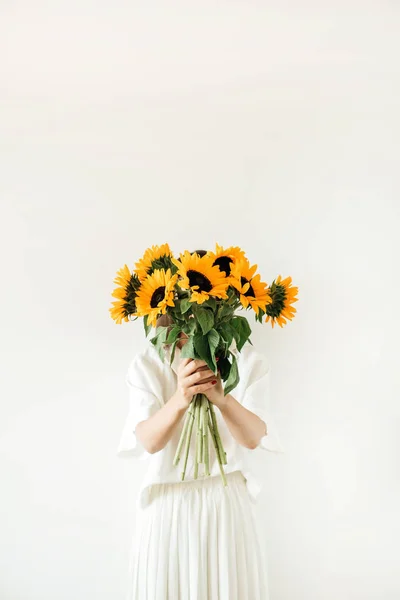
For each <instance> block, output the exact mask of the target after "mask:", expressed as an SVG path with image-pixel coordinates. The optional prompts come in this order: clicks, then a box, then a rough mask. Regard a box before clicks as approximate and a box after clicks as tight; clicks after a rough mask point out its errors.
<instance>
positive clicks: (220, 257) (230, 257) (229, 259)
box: [208, 244, 246, 277]
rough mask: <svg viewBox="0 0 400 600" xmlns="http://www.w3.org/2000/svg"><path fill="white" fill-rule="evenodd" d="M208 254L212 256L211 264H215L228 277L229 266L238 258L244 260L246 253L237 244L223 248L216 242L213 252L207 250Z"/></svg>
mask: <svg viewBox="0 0 400 600" xmlns="http://www.w3.org/2000/svg"><path fill="white" fill-rule="evenodd" d="M208 255H209V256H211V258H212V264H213V266H215V265H216V266H217V267H219V268H220V270H221V271H224V273H225V275H226V276H227V277H228V276H229V275H230V274H231V268H232V266H233V265H234V264H236V262H238V261H239V260H244V259H245V258H246V255H245V253H244V251H243V250H241V249H240V248H239V247H238V246H229V248H223V247H222V246H219V245H218V244H215V252H211V251H209V252H208Z"/></svg>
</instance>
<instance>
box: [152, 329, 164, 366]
mask: <svg viewBox="0 0 400 600" xmlns="http://www.w3.org/2000/svg"><path fill="white" fill-rule="evenodd" d="M167 334H168V326H167V327H157V328H156V335H155V336H154V337H153V338H151V340H150V342H151V343H152V344H153V345H154V346H155V347H156V350H157V352H158V354H159V356H160V358H161V360H162V361H164V358H165V352H164V342H165V340H166V338H167Z"/></svg>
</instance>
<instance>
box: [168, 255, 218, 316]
mask: <svg viewBox="0 0 400 600" xmlns="http://www.w3.org/2000/svg"><path fill="white" fill-rule="evenodd" d="M194 253H196V254H198V255H199V256H200V257H203V256H205V254H207V250H193V252H191V253H190V254H194ZM171 323H172V319H171V317H170V316H169V314H167V313H166V314H165V315H160V316H159V317H158V319H157V321H156V327H167V326H168V325H171Z"/></svg>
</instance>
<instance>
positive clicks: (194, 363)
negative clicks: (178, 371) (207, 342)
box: [182, 358, 207, 377]
mask: <svg viewBox="0 0 400 600" xmlns="http://www.w3.org/2000/svg"><path fill="white" fill-rule="evenodd" d="M204 365H206V366H207V363H206V362H205V361H204V360H200V359H199V358H192V359H191V360H190V362H189V363H187V364H186V365H185V366H184V368H183V370H182V374H183V376H184V377H187V376H188V375H191V374H192V373H194V372H195V371H197V369H199V368H200V367H204Z"/></svg>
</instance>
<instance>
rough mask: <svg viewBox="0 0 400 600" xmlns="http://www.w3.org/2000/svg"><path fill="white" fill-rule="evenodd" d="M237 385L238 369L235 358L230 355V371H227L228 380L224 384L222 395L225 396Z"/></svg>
mask: <svg viewBox="0 0 400 600" xmlns="http://www.w3.org/2000/svg"><path fill="white" fill-rule="evenodd" d="M231 354H232V353H231ZM238 383H239V371H238V367H237V361H236V356H235V355H234V354H232V364H231V369H230V371H229V376H228V379H227V380H226V384H225V387H224V395H225V396H226V395H227V394H229V393H230V392H231V391H232V390H234V389H235V387H236V386H237V384H238Z"/></svg>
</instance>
